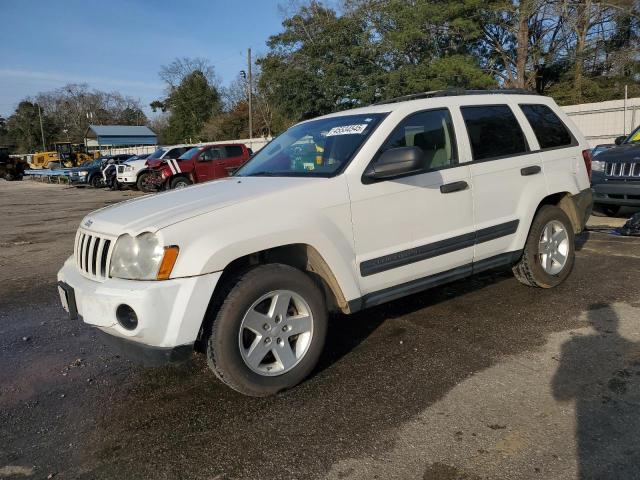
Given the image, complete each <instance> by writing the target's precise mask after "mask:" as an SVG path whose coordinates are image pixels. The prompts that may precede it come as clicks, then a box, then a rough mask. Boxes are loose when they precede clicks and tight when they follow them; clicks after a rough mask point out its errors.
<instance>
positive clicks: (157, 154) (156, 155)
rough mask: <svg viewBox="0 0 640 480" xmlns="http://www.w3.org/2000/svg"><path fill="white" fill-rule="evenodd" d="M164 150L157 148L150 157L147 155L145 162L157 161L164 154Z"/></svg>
mask: <svg viewBox="0 0 640 480" xmlns="http://www.w3.org/2000/svg"><path fill="white" fill-rule="evenodd" d="M165 151H166V150H165V149H164V148H159V149H157V150H156V151H155V152H153V153H152V154H151V155H149V156H148V157H147V160H155V159H158V158H160V157H162V155H163V154H164V152H165Z"/></svg>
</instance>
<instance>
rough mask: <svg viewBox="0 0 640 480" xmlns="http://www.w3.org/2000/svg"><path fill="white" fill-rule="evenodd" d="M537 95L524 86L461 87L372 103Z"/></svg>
mask: <svg viewBox="0 0 640 480" xmlns="http://www.w3.org/2000/svg"><path fill="white" fill-rule="evenodd" d="M496 94H499V95H538V94H537V93H536V92H533V91H531V90H526V89H524V88H497V89H493V90H465V89H462V88H452V89H447V90H433V91H431V92H420V93H412V94H410V95H403V96H401V97H395V98H390V99H389V100H383V101H381V102H376V103H373V104H372V105H385V104H387V103H399V102H407V101H409V100H421V99H424V98H438V97H457V96H460V95H496Z"/></svg>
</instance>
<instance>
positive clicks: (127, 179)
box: [116, 172, 138, 185]
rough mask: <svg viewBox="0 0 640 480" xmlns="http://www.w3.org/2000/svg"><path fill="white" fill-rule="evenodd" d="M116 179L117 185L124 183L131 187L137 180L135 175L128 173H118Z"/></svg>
mask: <svg viewBox="0 0 640 480" xmlns="http://www.w3.org/2000/svg"><path fill="white" fill-rule="evenodd" d="M116 178H117V179H118V183H124V184H127V185H133V184H135V183H136V181H137V180H138V178H137V177H136V175H135V173H129V172H124V173H118V175H117V176H116Z"/></svg>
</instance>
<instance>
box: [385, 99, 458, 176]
mask: <svg viewBox="0 0 640 480" xmlns="http://www.w3.org/2000/svg"><path fill="white" fill-rule="evenodd" d="M398 147H419V148H420V149H421V150H422V151H423V152H424V155H425V158H426V164H427V168H426V170H436V169H439V168H443V167H449V166H451V165H455V164H456V163H457V150H456V140H455V135H454V131H453V122H452V120H451V114H450V113H449V110H447V109H442V110H429V111H425V112H419V113H416V114H413V115H411V116H410V117H408V118H406V119H404V120H403V121H402V122H400V125H398V127H396V129H395V130H394V131H393V133H392V134H391V136H390V137H389V138H388V139H387V141H386V142H385V143H384V145H383V146H382V148H381V149H380V153H382V152H384V151H386V150H389V149H391V148H398Z"/></svg>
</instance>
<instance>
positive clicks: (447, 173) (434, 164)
mask: <svg viewBox="0 0 640 480" xmlns="http://www.w3.org/2000/svg"><path fill="white" fill-rule="evenodd" d="M456 130H457V129H455V128H454V122H453V120H452V117H451V114H450V112H449V110H448V109H437V110H426V111H422V112H418V113H415V114H412V115H410V116H409V117H407V118H406V119H404V120H403V121H402V122H401V123H400V124H399V125H398V127H397V128H396V129H395V130H394V132H393V133H392V134H391V135H390V136H389V138H388V139H387V140H386V141H385V142H384V144H383V146H382V147H381V148H380V150H379V151H378V153H377V154H376V156H375V157H374V159H373V161H375V159H376V158H377V157H378V156H379V155H380V154H381V153H382V152H384V151H385V150H387V149H391V148H397V147H404V146H417V147H420V148H421V149H422V150H423V152H424V154H425V156H426V159H427V164H428V168H427V169H426V170H425V171H424V172H421V173H418V174H413V175H409V176H405V177H402V178H396V179H391V180H384V181H376V182H374V183H369V184H367V183H365V182H363V181H362V180H361V179H360V178H356V177H350V178H349V191H350V195H351V208H352V221H353V233H354V240H355V249H356V259H355V260H356V269H357V272H358V274H359V279H360V287H361V291H362V293H363V294H364V295H367V294H372V293H373V292H380V291H382V290H384V289H387V288H389V287H395V288H394V291H395V290H397V286H398V285H401V287H400V289H403V288H404V289H405V293H406V292H407V291H411V288H412V287H413V286H415V285H417V284H419V283H421V282H422V283H424V282H425V281H427V282H428V281H430V280H429V279H438V278H441V277H442V278H444V277H446V276H456V275H458V274H460V273H463V270H464V273H469V272H470V269H471V262H472V260H473V240H474V220H473V201H472V191H471V189H470V188H469V187H470V184H471V175H470V169H469V166H468V165H465V164H460V163H459V162H458V153H457V152H458V148H457V143H456ZM442 278H441V279H442ZM389 298H393V294H392V295H391V297H387V299H389ZM374 303H375V302H374Z"/></svg>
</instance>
